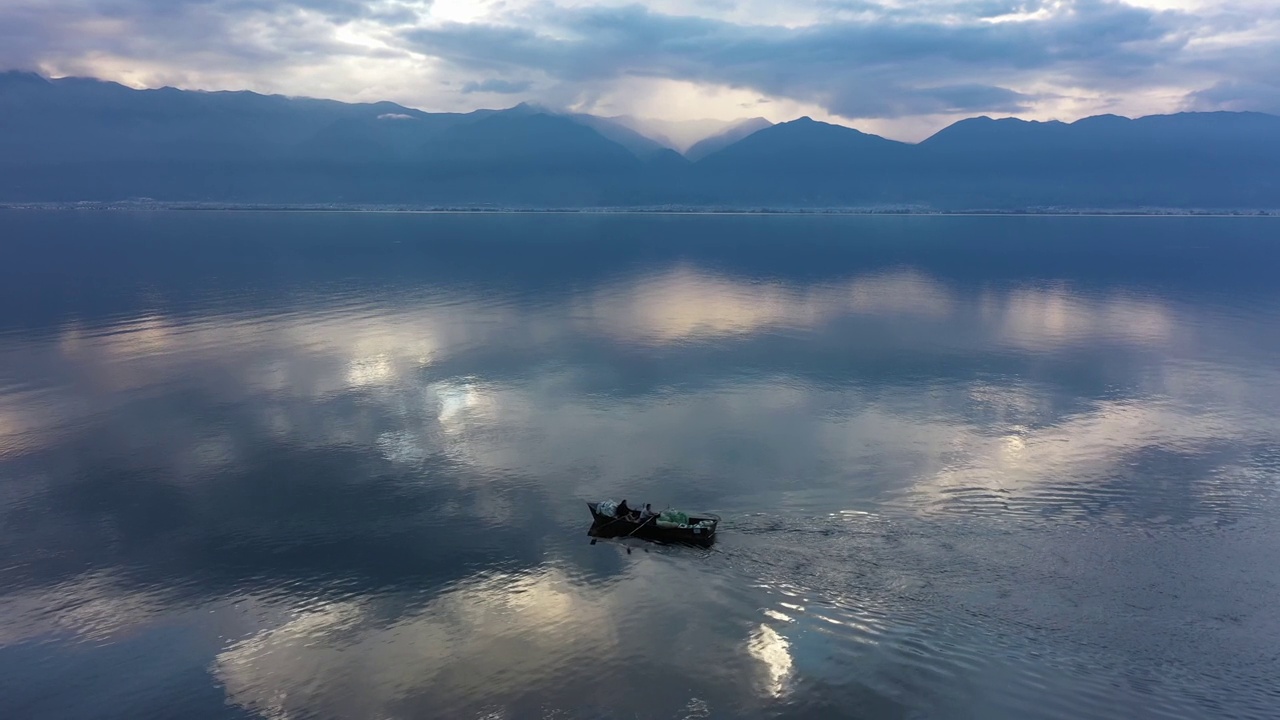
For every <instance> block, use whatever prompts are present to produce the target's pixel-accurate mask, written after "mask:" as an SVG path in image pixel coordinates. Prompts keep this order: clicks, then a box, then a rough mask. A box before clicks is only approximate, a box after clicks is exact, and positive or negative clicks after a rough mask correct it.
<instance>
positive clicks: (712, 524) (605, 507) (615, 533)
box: [587, 501, 720, 547]
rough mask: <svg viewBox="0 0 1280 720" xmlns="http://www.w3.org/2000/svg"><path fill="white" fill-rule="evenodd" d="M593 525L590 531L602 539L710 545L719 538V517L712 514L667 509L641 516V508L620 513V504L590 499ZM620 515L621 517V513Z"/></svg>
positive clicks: (589, 532)
mask: <svg viewBox="0 0 1280 720" xmlns="http://www.w3.org/2000/svg"><path fill="white" fill-rule="evenodd" d="M587 508H588V509H590V510H591V520H592V522H591V528H590V529H589V530H587V534H588V535H590V536H591V537H599V538H619V537H635V538H640V539H642V540H650V541H653V542H661V543H686V544H690V545H699V546H702V547H708V546H710V545H711V544H712V543H714V542H715V541H716V529H717V528H718V527H719V525H720V516H719V515H712V514H711V513H701V514H699V515H687V514H685V513H682V512H679V511H672V510H664V511H663V512H661V513H657V514H654V515H649V516H648V517H645V518H642V517H641V516H640V513H639V511H637V510H634V509H633V510H632V511H631V512H627V513H618V512H617V503H613V502H611V501H605V502H598V503H594V502H589V503H587ZM620 515H621V516H620Z"/></svg>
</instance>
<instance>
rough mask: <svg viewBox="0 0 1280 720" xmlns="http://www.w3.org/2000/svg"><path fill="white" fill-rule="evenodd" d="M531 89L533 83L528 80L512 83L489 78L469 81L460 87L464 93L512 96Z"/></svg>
mask: <svg viewBox="0 0 1280 720" xmlns="http://www.w3.org/2000/svg"><path fill="white" fill-rule="evenodd" d="M531 87H533V83H531V82H529V81H528V80H522V81H512V80H500V79H498V78H491V79H489V80H479V81H475V80H473V81H471V82H469V83H466V84H464V85H463V86H462V92H464V93H496V94H499V95H513V94H515V93H522V92H524V91H525V90H528V89H529V88H531Z"/></svg>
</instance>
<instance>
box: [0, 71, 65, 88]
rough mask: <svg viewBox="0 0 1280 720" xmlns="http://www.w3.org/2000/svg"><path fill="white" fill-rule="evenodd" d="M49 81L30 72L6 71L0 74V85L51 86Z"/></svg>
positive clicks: (38, 74)
mask: <svg viewBox="0 0 1280 720" xmlns="http://www.w3.org/2000/svg"><path fill="white" fill-rule="evenodd" d="M50 84H52V83H50V82H49V79H48V78H46V77H45V76H43V75H41V74H40V73H37V72H32V71H30V70H5V71H4V72H0V85H50Z"/></svg>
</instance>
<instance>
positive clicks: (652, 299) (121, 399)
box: [0, 211, 1280, 720]
mask: <svg viewBox="0 0 1280 720" xmlns="http://www.w3.org/2000/svg"><path fill="white" fill-rule="evenodd" d="M0 238H3V240H2V241H0V248H2V249H3V252H4V259H5V262H4V263H3V264H0V717H6V718H23V719H24V720H35V719H40V718H57V719H60V720H63V719H77V718H95V719H100V718H121V719H124V718H128V719H130V720H138V719H140V718H179V717H180V718H186V719H191V718H272V719H280V720H282V719H284V718H291V719H292V718H357V719H364V718H368V719H370V720H375V719H379V720H380V719H386V718H449V719H454V718H489V719H495V720H496V719H498V718H502V719H513V718H538V719H543V718H546V719H550V718H556V719H568V718H584V719H587V718H590V719H604V718H664V719H665V718H673V719H681V720H684V719H689V718H868V719H872V718H895V719H896V718H975V719H982V720H987V719H993V718H1010V719H1013V718H1017V719H1023V718H1063V719H1066V718H1072V719H1074V718H1081V717H1088V718H1126V719H1127V718H1228V717H1230V718H1262V717H1273V718H1274V717H1280V682H1278V681H1277V678H1280V614H1278V613H1277V611H1276V603H1277V599H1278V598H1280V562H1278V560H1277V559H1278V558H1280V362H1278V361H1280V282H1277V270H1280V220H1276V219H1268V218H1256V219H1251V218H1188V217H1183V218H1169V217H1134V218H1114V217H1113V218H1099V217H1093V218H1090V217H905V216H902V217H898V216H883V217H878V216H820V215H795V216H790V215H787V216H773V215H657V214H653V215H643V214H642V215H627V214H598V215H595V214H456V215H455V214H394V213H391V214H382V213H290V212H266V213H252V212H243V213H238V212H221V213H218V212H208V213H201V212H176V211H175V212H153V213H146V212H137V213H135V212H123V211H122V212H88V211H85V212H77V211H64V212H37V211H8V212H3V213H0ZM606 498H613V499H622V498H626V499H627V501H628V502H629V503H630V504H632V505H637V504H640V503H644V502H650V503H652V504H653V505H654V506H655V507H658V508H662V507H667V506H672V507H675V508H680V509H684V510H702V511H709V512H714V513H717V514H719V515H721V516H722V517H723V522H722V526H721V530H720V535H719V540H718V542H717V544H716V545H715V546H714V547H713V548H711V549H710V550H704V549H698V548H685V547H676V546H663V545H655V544H651V543H646V542H643V541H639V540H635V539H631V540H626V541H615V540H610V541H606V540H601V541H599V542H598V543H596V544H594V545H592V544H591V541H590V540H591V539H590V538H589V537H588V535H587V529H588V527H589V525H590V515H589V513H588V511H587V507H586V503H587V502H588V501H594V500H599V499H606Z"/></svg>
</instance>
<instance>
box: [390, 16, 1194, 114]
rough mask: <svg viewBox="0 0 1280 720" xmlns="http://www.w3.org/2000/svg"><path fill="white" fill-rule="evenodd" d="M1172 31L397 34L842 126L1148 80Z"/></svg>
mask: <svg viewBox="0 0 1280 720" xmlns="http://www.w3.org/2000/svg"><path fill="white" fill-rule="evenodd" d="M980 7H984V8H987V9H986V10H984V12H990V13H996V12H997V11H1000V12H1005V11H1008V10H1010V9H1011V8H1010V7H1009V6H1008V5H1006V4H1000V3H987V4H985V5H980ZM1181 19H1182V16H1179V15H1177V14H1174V13H1168V12H1163V13H1162V12H1155V11H1150V10H1144V9H1140V8H1134V7H1131V6H1128V5H1123V4H1119V3H1110V2H1102V1H1100V0H1077V1H1076V2H1074V3H1073V4H1072V5H1071V10H1070V11H1069V12H1064V13H1061V14H1060V17H1055V18H1054V19H1051V20H1046V21H1034V22H1004V23H989V22H979V21H972V22H967V23H954V22H926V21H923V20H911V21H899V20H893V19H890V20H886V21H877V22H834V23H830V24H825V25H818V26H814V27H806V28H801V29H788V28H783V27H768V26H754V25H753V26H747V25H737V24H733V23H728V22H722V21H716V20H711V19H706V18H694V17H685V16H673V15H663V14H658V13H654V12H651V11H649V10H647V9H645V8H643V7H639V6H631V7H623V8H575V9H563V8H552V9H549V10H545V11H543V12H542V13H540V14H538V15H537V16H533V17H530V18H528V20H529V21H528V22H525V23H521V24H520V25H518V26H512V25H486V24H475V23H472V24H450V25H445V26H441V27H435V28H416V29H413V30H409V31H406V32H405V33H404V36H405V38H406V39H407V40H408V41H409V42H411V43H412V44H413V46H414V47H415V48H417V49H418V50H420V51H421V52H424V53H427V54H430V55H435V56H437V57H441V58H443V59H446V60H448V61H449V62H451V63H453V64H454V65H456V66H459V67H463V68H468V69H476V70H484V71H489V72H498V73H502V72H516V71H524V70H527V69H536V70H540V71H542V72H544V73H546V74H547V75H549V76H551V77H553V78H556V79H559V80H561V81H564V82H589V81H599V80H608V79H614V78H619V77H626V76H638V77H657V78H668V79H677V80H691V81H698V82H712V83H717V84H724V85H729V86H733V87H743V88H752V89H755V90H758V91H761V92H765V93H768V94H771V95H778V96H783V97H790V98H794V99H797V100H804V101H810V102H816V103H819V104H822V105H824V106H825V107H827V108H828V109H829V110H831V111H833V112H836V113H839V114H843V115H848V116H853V117H897V116H902V115H912V114H919V113H942V112H965V111H970V110H996V111H1010V112H1012V111H1017V110H1020V109H1024V108H1025V106H1026V104H1027V102H1029V101H1030V100H1033V99H1034V98H1031V97H1028V96H1026V95H1023V94H1020V93H1018V92H1015V91H1013V90H1011V89H1009V88H1007V87H1004V86H1003V85H1002V84H1001V83H1002V82H1010V81H1013V80H1017V79H1019V78H1020V77H1025V76H1027V75H1029V74H1032V73H1035V72H1037V71H1044V70H1048V69H1053V70H1054V71H1056V72H1066V73H1068V74H1072V75H1078V76H1082V77H1088V76H1091V75H1104V74H1105V75H1108V76H1110V77H1116V76H1118V75H1126V74H1128V75H1133V74H1137V73H1141V72H1143V71H1149V70H1151V69H1152V68H1155V67H1158V66H1159V65H1161V64H1162V63H1164V62H1166V61H1167V60H1168V58H1169V57H1170V56H1171V55H1172V54H1175V53H1176V52H1177V51H1178V50H1179V49H1180V48H1181V47H1182V46H1183V45H1184V44H1185V42H1186V35H1185V34H1184V33H1183V32H1182V25H1181V24H1180V22H1179V21H1180V20H1181Z"/></svg>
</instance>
